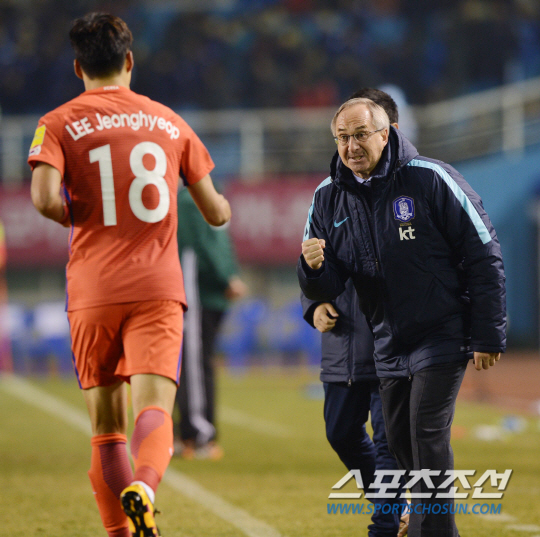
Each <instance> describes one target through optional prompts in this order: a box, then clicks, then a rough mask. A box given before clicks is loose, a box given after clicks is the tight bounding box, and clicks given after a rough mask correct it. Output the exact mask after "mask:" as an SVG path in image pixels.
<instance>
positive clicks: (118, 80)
mask: <svg viewBox="0 0 540 537" xmlns="http://www.w3.org/2000/svg"><path fill="white" fill-rule="evenodd" d="M70 39H71V44H72V46H73V49H74V51H75V62H74V67H75V73H76V75H77V76H78V77H79V78H81V79H82V80H83V82H84V87H85V90H86V91H85V92H84V93H82V94H81V95H80V96H79V97H77V98H75V99H73V100H72V101H69V102H68V103H66V104H64V105H62V106H60V107H59V108H57V109H55V110H53V111H52V112H50V113H48V114H46V115H45V116H44V117H42V118H41V119H40V121H39V124H38V127H37V130H36V133H35V136H34V140H33V142H32V145H31V148H30V154H29V157H28V162H29V164H30V166H31V167H32V170H33V172H32V188H31V193H32V201H33V202H34V205H35V206H36V208H37V209H38V210H39V212H40V213H41V214H43V215H44V216H46V217H47V218H51V219H52V220H55V221H57V222H59V223H61V224H63V225H64V226H69V227H70V228H71V233H70V237H69V251H70V258H69V262H68V266H67V312H68V319H69V323H70V327H71V338H72V350H73V356H74V366H75V371H76V374H77V378H78V381H79V384H80V386H81V388H82V390H83V394H84V398H85V401H86V404H87V407H88V411H89V414H90V419H91V424H92V433H93V436H92V441H91V444H92V458H91V465H90V471H89V472H88V474H89V476H90V481H91V484H92V487H93V490H94V494H95V497H96V500H97V504H98V507H99V511H100V514H101V518H102V521H103V524H104V526H105V528H106V530H107V532H108V535H109V537H128V536H130V535H132V536H137V537H146V536H153V537H155V536H159V531H158V529H157V526H156V523H155V520H154V507H153V504H154V495H155V491H156V488H157V486H158V484H159V482H160V480H161V478H162V476H163V474H164V472H165V469H166V468H167V466H168V464H169V461H170V457H171V455H172V452H173V429H172V420H171V412H172V408H173V404H174V398H175V394H176V389H177V382H178V378H179V369H180V349H181V345H182V321H183V312H184V309H185V307H186V302H185V293H184V288H183V279H182V273H181V268H180V262H179V259H178V251H177V242H176V228H177V214H176V210H177V203H176V193H177V188H178V180H179V177H182V180H183V182H184V183H185V185H186V186H187V188H188V189H189V192H190V193H191V195H192V197H193V199H194V200H195V203H196V204H197V206H198V208H199V210H200V211H201V213H202V214H203V216H204V218H205V219H206V220H207V221H208V222H209V223H210V224H212V225H218V226H219V225H222V224H224V223H225V222H227V221H228V220H229V219H230V206H229V203H228V202H227V200H226V199H225V198H224V197H223V196H222V195H221V194H218V193H217V192H216V190H215V188H214V186H213V183H212V179H211V178H210V175H209V172H210V171H211V170H212V169H213V167H214V164H213V162H212V159H211V158H210V155H209V154H208V151H207V150H206V148H205V147H204V145H203V144H202V142H201V141H200V140H199V138H198V137H197V136H196V135H195V133H194V132H193V131H192V130H191V128H190V127H189V126H188V125H187V124H186V123H185V122H184V121H183V120H182V119H181V118H180V117H179V116H178V115H177V114H175V113H174V112H173V111H172V110H170V109H169V108H167V107H166V106H163V105H161V104H159V103H157V102H154V101H152V100H150V99H148V98H146V97H143V96H141V95H137V94H136V93H134V92H132V91H131V90H130V89H129V84H130V80H131V73H132V69H133V54H132V52H131V44H132V35H131V32H130V30H129V28H128V27H127V25H126V24H125V22H124V21H122V20H121V19H120V18H118V17H115V16H112V15H108V14H103V13H90V14H88V15H86V16H85V17H83V18H80V19H77V20H76V21H75V22H74V23H73V26H72V28H71V31H70ZM125 382H130V384H131V395H132V404H133V412H134V415H135V416H136V420H135V430H134V432H133V437H132V439H131V445H130V447H131V454H132V456H133V460H134V465H135V470H134V473H133V470H132V468H131V465H130V462H129V458H128V453H127V449H126V442H127V437H126V432H127V391H126V384H125ZM126 515H127V516H126Z"/></svg>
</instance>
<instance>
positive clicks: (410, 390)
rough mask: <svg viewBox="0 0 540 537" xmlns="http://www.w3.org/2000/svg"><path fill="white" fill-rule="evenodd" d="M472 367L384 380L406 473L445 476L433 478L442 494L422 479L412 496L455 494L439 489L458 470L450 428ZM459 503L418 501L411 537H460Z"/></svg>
mask: <svg viewBox="0 0 540 537" xmlns="http://www.w3.org/2000/svg"><path fill="white" fill-rule="evenodd" d="M466 367H467V361H466V360H465V359H464V360H460V361H457V362H447V363H442V364H439V365H434V366H430V367H426V368H425V369H421V370H420V371H418V372H417V373H415V374H414V375H412V377H411V379H410V380H409V379H408V378H397V379H395V378H382V379H381V388H380V391H381V399H382V403H383V409H384V419H385V422H386V425H387V431H388V444H389V446H390V451H392V453H393V454H394V455H395V456H396V459H397V461H398V464H399V466H400V468H401V469H403V470H407V471H410V470H421V469H427V470H440V471H441V474H442V475H440V476H438V477H432V481H433V484H434V485H435V487H437V490H435V491H433V490H430V489H428V487H427V485H426V483H425V482H424V481H423V480H421V481H419V482H418V483H417V485H415V486H413V487H412V490H411V492H412V493H422V494H429V493H431V494H432V495H435V494H438V493H440V492H449V491H450V487H447V488H445V489H439V488H438V487H439V486H440V484H442V483H443V482H444V481H446V480H447V479H448V476H446V475H445V472H446V470H453V468H454V456H453V452H452V448H451V446H450V427H451V425H452V420H453V419H454V410H455V406H456V398H457V394H458V391H459V388H460V386H461V382H462V380H463V376H464V375H465V369H466ZM435 503H437V504H441V508H440V511H437V514H433V513H431V511H432V505H433V504H435ZM453 503H454V502H453V500H452V499H451V498H450V499H441V498H431V499H428V498H422V499H418V498H414V497H413V499H412V507H413V510H412V512H411V516H410V520H409V537H459V534H458V530H457V528H456V524H455V521H454V515H453V514H452V511H453ZM426 504H431V505H426ZM442 504H447V506H446V507H443V506H442ZM441 512H442V513H444V512H446V514H441Z"/></svg>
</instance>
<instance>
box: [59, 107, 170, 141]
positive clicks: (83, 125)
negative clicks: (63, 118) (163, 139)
mask: <svg viewBox="0 0 540 537" xmlns="http://www.w3.org/2000/svg"><path fill="white" fill-rule="evenodd" d="M121 127H130V128H131V129H133V130H134V131H138V130H139V129H141V128H146V129H148V130H149V131H152V130H154V128H155V127H157V128H158V129H160V130H164V131H166V132H167V134H169V136H170V138H171V140H176V139H178V137H179V136H180V130H179V129H178V127H176V126H175V125H173V124H172V123H171V122H170V121H167V120H166V119H165V118H163V117H160V116H154V115H151V114H145V113H144V112H143V111H142V110H139V112H138V113H136V114H113V115H112V116H106V115H103V116H102V115H101V114H99V113H98V112H96V113H95V120H94V121H92V120H91V119H88V117H83V118H82V119H79V120H77V121H73V122H72V123H71V124H68V125H66V129H67V131H68V132H69V134H70V135H71V137H72V138H73V140H75V141H77V140H79V139H80V138H82V137H83V136H86V135H87V134H92V133H93V132H95V131H96V130H98V131H102V130H103V129H118V128H121Z"/></svg>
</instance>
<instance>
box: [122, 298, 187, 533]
mask: <svg viewBox="0 0 540 537" xmlns="http://www.w3.org/2000/svg"><path fill="white" fill-rule="evenodd" d="M182 325H183V309H182V306H181V304H179V303H177V302H173V301H148V302H140V303H133V304H132V305H131V306H130V312H129V314H128V315H127V319H126V321H125V323H124V326H123V343H124V349H125V356H124V359H123V360H121V361H120V362H119V363H118V368H117V374H118V375H119V376H120V377H129V378H130V382H131V397H132V404H133V413H134V416H135V429H134V431H133V436H132V439H131V454H132V456H133V460H134V463H135V474H134V477H133V483H132V484H131V485H130V486H129V487H127V488H126V489H124V491H123V492H122V495H121V499H122V505H123V507H124V511H125V512H126V514H127V515H128V517H129V519H130V529H131V531H132V532H133V535H136V536H137V537H140V536H144V537H146V536H151V537H155V536H158V535H159V531H158V529H157V526H156V523H155V520H154V506H153V504H154V498H155V492H156V490H157V487H158V484H159V482H160V481H161V478H162V477H163V474H164V473H165V470H166V468H167V466H168V464H169V462H170V459H171V456H172V453H173V423H172V418H171V414H172V409H173V405H174V400H175V396H176V390H177V386H178V384H177V381H178V374H179V368H180V349H181V346H182V329H183V326H182Z"/></svg>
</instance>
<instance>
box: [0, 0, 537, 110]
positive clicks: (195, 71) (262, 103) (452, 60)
mask: <svg viewBox="0 0 540 537" xmlns="http://www.w3.org/2000/svg"><path fill="white" fill-rule="evenodd" d="M91 10H103V11H110V10H113V11H114V13H115V14H117V15H119V16H121V17H122V18H124V19H125V20H126V22H127V23H128V24H129V26H130V28H131V29H132V31H133V33H134V36H135V44H134V53H135V59H136V64H137V66H136V70H135V73H134V79H133V84H132V89H134V90H135V91H137V92H139V93H143V94H146V95H148V96H149V97H151V98H154V99H157V100H159V101H163V102H165V103H166V104H168V105H169V106H171V107H172V108H174V109H195V110H197V109H217V108H263V107H290V106H295V107H306V106H332V105H336V104H338V103H340V102H341V101H343V100H344V99H345V98H346V97H347V96H348V95H350V94H351V93H352V92H354V91H355V90H357V89H358V88H359V87H361V86H379V85H381V84H385V83H391V84H395V85H397V86H399V87H400V88H402V89H403V90H404V92H405V95H406V97H407V100H408V101H409V102H410V103H411V104H425V103H429V102H434V101H439V100H442V99H447V98H451V97H454V96H458V95H462V94H466V93H469V92H471V91H478V90H482V89H487V88H490V87H494V86H498V85H500V84H502V83H506V82H513V81H516V80H521V79H525V78H530V77H534V76H540V2H538V1H537V0H437V1H432V0H178V1H176V2H164V1H159V0H154V1H150V0H146V1H142V0H138V1H137V0H134V1H127V0H117V1H115V2H104V1H101V2H100V1H90V0H18V1H14V0H11V1H7V0H2V1H0V105H1V107H2V109H3V111H4V113H6V114H17V113H43V112H45V111H46V110H49V109H51V108H53V107H54V106H57V105H59V104H61V103H62V102H65V101H66V100H68V99H70V98H72V97H74V96H76V95H78V94H79V93H80V92H81V91H82V84H81V83H80V82H79V81H78V80H77V79H76V78H75V77H74V76H73V74H72V70H71V67H66V66H71V64H72V60H73V55H72V51H71V48H70V44H69V40H68V36H67V34H68V31H69V28H70V23H71V21H72V20H73V19H74V18H75V17H78V16H81V15H82V14H84V13H85V12H87V11H91Z"/></svg>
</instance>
